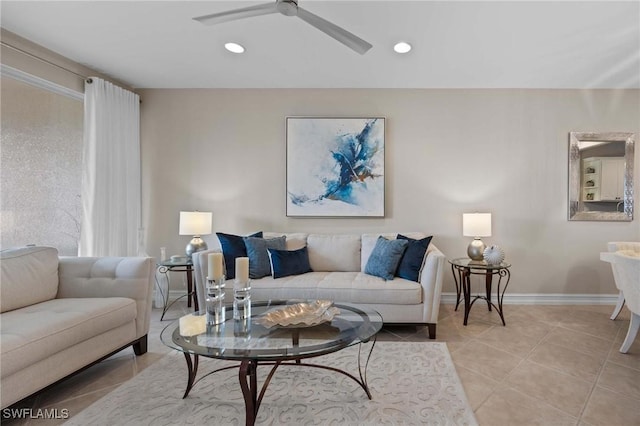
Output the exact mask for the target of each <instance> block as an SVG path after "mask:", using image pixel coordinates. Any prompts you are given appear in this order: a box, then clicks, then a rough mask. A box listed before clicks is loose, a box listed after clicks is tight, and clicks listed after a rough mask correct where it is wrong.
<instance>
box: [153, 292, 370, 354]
mask: <svg viewBox="0 0 640 426" xmlns="http://www.w3.org/2000/svg"><path fill="white" fill-rule="evenodd" d="M300 302H306V301H304V300H288V301H285V300H277V301H273V300H272V301H268V302H254V303H252V304H251V310H252V316H251V318H250V319H249V320H234V319H233V307H232V306H231V305H228V306H227V307H226V318H227V320H226V322H225V323H223V324H221V325H204V319H205V313H204V311H200V312H197V313H194V314H191V315H187V316H185V317H182V318H180V319H179V320H177V321H175V322H173V323H172V324H169V325H168V326H167V327H166V328H165V329H164V330H163V331H162V333H161V335H160V338H161V340H162V342H163V343H164V344H165V345H167V346H169V347H171V348H174V349H177V350H179V351H182V352H189V353H192V354H195V355H201V356H206V357H211V358H220V359H230V360H246V359H255V360H272V361H275V360H287V359H299V358H305V357H310V356H317V355H322V354H324V353H330V352H335V351H337V350H340V349H342V348H344V347H347V346H351V345H354V344H357V343H361V342H367V341H369V339H371V338H372V337H373V336H375V334H376V333H378V332H379V331H380V329H381V328H382V317H381V316H380V314H379V313H378V312H376V311H374V310H373V309H369V308H365V307H356V306H355V305H349V304H345V303H335V304H334V305H333V306H335V307H336V308H338V309H339V310H340V313H339V314H338V315H336V316H335V317H334V318H333V319H332V320H331V321H327V322H325V323H322V324H318V325H315V326H312V327H300V326H288V327H281V326H273V327H271V328H266V327H265V326H263V325H261V324H260V322H259V319H260V317H262V316H263V315H264V314H265V313H268V312H270V311H273V310H275V309H281V308H283V307H285V306H286V305H292V304H295V303H300ZM181 325H182V327H181Z"/></svg>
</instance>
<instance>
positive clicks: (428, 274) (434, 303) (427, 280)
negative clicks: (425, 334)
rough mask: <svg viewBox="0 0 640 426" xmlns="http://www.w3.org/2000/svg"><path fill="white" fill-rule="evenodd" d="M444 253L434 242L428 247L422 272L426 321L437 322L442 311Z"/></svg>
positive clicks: (421, 280) (421, 282)
mask: <svg viewBox="0 0 640 426" xmlns="http://www.w3.org/2000/svg"><path fill="white" fill-rule="evenodd" d="M444 261H445V256H444V254H443V253H442V252H441V251H440V250H439V249H438V248H437V247H436V246H435V245H433V244H430V245H429V248H428V249H427V258H426V259H425V261H424V266H423V267H422V271H421V273H420V284H421V285H422V290H423V295H422V297H423V303H424V308H425V322H428V323H432V324H436V323H437V322H438V313H439V312H440V297H441V295H442V280H443V277H444V263H445V262H444Z"/></svg>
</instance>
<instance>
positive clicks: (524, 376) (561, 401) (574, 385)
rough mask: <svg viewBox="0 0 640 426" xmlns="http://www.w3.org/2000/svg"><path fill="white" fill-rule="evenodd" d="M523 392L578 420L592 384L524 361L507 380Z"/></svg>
mask: <svg viewBox="0 0 640 426" xmlns="http://www.w3.org/2000/svg"><path fill="white" fill-rule="evenodd" d="M505 382H506V384H508V385H510V386H512V387H513V388H514V389H517V390H519V391H520V392H522V393H524V394H526V395H529V396H533V397H534V398H537V399H540V400H542V401H545V402H547V403H548V404H550V405H552V406H553V407H555V408H558V409H559V410H562V411H564V412H565V413H568V414H570V415H572V416H574V417H579V416H580V413H581V412H582V409H583V408H584V406H585V403H586V402H587V399H588V398H589V395H590V394H591V388H592V387H593V384H592V383H590V382H587V381H584V380H580V379H577V378H575V377H572V376H569V375H566V374H564V373H560V372H558V371H557V370H552V369H550V368H546V367H543V366H540V365H538V364H534V363H532V362H530V361H525V362H523V363H522V364H520V365H519V366H518V367H516V369H515V370H513V371H512V372H511V374H509V376H508V377H507V379H506V381H505Z"/></svg>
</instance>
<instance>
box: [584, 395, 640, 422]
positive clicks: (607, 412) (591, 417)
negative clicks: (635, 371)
mask: <svg viewBox="0 0 640 426" xmlns="http://www.w3.org/2000/svg"><path fill="white" fill-rule="evenodd" d="M582 420H583V421H584V422H586V423H588V424H589V425H593V426H630V425H638V424H640V402H639V401H638V400H637V399H632V398H626V397H624V396H622V395H620V394H619V393H616V392H612V391H610V390H607V389H604V388H602V387H600V386H596V388H595V389H594V391H593V393H592V394H591V398H589V402H588V403H587V407H586V408H585V411H584V413H583V415H582Z"/></svg>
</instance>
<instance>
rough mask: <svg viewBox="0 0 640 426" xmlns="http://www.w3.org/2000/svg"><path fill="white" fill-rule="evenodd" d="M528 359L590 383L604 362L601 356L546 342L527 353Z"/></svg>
mask: <svg viewBox="0 0 640 426" xmlns="http://www.w3.org/2000/svg"><path fill="white" fill-rule="evenodd" d="M528 360H529V361H532V362H535V363H537V364H540V365H542V366H545V367H548V368H552V369H555V370H560V371H562V372H564V373H567V374H569V375H571V376H573V377H577V378H579V379H583V380H586V381H588V382H591V383H593V382H595V380H596V378H597V376H598V373H599V372H600V369H601V368H602V365H603V364H604V359H603V358H601V357H596V356H594V355H587V354H584V353H582V352H577V351H574V350H572V349H568V348H565V347H562V346H558V345H554V344H553V343H548V342H542V343H540V344H539V345H538V346H537V347H536V348H535V349H534V350H533V352H532V353H531V354H530V355H529V357H528Z"/></svg>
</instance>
